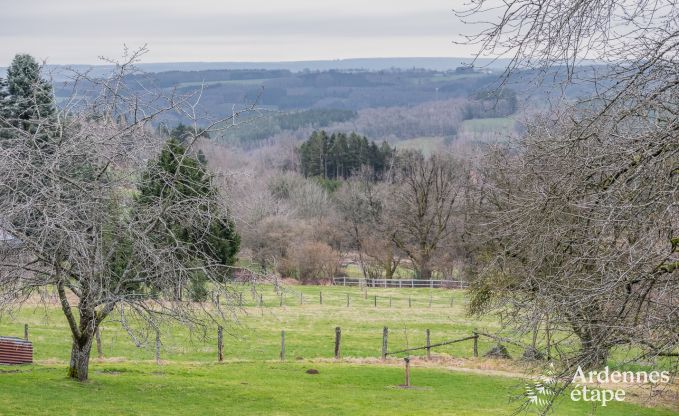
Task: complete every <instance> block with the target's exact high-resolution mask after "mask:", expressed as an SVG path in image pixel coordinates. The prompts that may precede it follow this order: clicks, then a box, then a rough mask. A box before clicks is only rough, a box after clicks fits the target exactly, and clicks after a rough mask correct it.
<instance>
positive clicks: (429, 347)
mask: <svg viewBox="0 0 679 416" xmlns="http://www.w3.org/2000/svg"><path fill="white" fill-rule="evenodd" d="M426 345H427V360H429V359H431V331H430V330H429V329H427V344H426Z"/></svg>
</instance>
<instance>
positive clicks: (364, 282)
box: [332, 277, 469, 289]
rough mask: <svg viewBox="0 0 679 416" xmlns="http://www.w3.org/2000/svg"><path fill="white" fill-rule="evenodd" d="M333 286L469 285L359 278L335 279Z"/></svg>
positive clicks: (427, 280)
mask: <svg viewBox="0 0 679 416" xmlns="http://www.w3.org/2000/svg"><path fill="white" fill-rule="evenodd" d="M332 282H333V284H335V285H337V286H367V287H399V288H408V287H410V288H416V287H428V288H432V289H434V288H446V289H466V288H467V287H468V286H469V283H467V282H465V281H462V280H433V279H364V278H360V277H335V278H333V279H332Z"/></svg>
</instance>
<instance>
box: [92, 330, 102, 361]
mask: <svg viewBox="0 0 679 416" xmlns="http://www.w3.org/2000/svg"><path fill="white" fill-rule="evenodd" d="M94 339H95V340H96V341H97V357H99V358H104V351H103V350H102V349H101V334H100V329H99V327H97V329H96V331H94Z"/></svg>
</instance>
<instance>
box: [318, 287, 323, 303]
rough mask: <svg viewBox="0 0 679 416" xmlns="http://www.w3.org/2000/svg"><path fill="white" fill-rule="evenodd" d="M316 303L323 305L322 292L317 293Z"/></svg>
mask: <svg viewBox="0 0 679 416" xmlns="http://www.w3.org/2000/svg"><path fill="white" fill-rule="evenodd" d="M318 301H319V302H320V304H321V305H322V304H323V291H322V290H320V291H319V292H318Z"/></svg>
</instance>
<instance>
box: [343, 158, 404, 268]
mask: <svg viewBox="0 0 679 416" xmlns="http://www.w3.org/2000/svg"><path fill="white" fill-rule="evenodd" d="M374 176H375V175H374V173H373V172H372V170H370V169H368V168H364V169H362V170H361V171H360V172H359V173H358V174H357V175H355V176H353V177H352V178H350V179H349V180H348V181H347V182H346V183H344V184H343V186H342V188H340V190H339V191H337V193H336V194H335V195H334V199H335V204H336V205H337V208H338V211H339V213H340V216H341V219H342V224H343V225H342V229H343V230H344V233H345V234H346V235H347V236H348V238H347V239H348V240H349V242H350V246H351V248H352V249H355V250H357V252H358V257H359V263H360V266H361V270H362V271H363V274H364V277H366V278H367V277H381V276H382V275H384V276H385V277H386V278H387V279H391V278H392V277H393V276H394V273H395V272H396V269H397V268H398V265H399V264H400V262H401V256H402V253H401V251H400V250H399V249H398V247H397V246H396V244H395V243H394V238H395V234H396V231H395V223H394V222H393V221H390V220H389V218H388V217H387V215H386V212H387V210H386V206H387V204H388V202H389V193H390V192H391V187H390V185H389V184H387V183H384V182H377V181H375V179H374Z"/></svg>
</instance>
